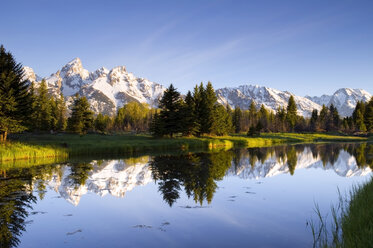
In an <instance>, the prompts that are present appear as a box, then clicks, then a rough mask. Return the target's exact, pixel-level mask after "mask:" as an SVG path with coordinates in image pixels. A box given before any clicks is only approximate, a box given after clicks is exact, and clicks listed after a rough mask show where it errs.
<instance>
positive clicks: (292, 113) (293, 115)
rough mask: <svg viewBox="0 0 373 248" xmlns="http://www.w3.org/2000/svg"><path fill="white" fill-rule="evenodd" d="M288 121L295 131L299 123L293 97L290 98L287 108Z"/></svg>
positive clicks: (291, 128)
mask: <svg viewBox="0 0 373 248" xmlns="http://www.w3.org/2000/svg"><path fill="white" fill-rule="evenodd" d="M286 119H287V122H288V125H289V128H290V130H291V131H293V130H294V127H295V124H296V122H297V105H296V103H295V100H294V97H293V96H290V98H289V101H288V106H287V108H286Z"/></svg>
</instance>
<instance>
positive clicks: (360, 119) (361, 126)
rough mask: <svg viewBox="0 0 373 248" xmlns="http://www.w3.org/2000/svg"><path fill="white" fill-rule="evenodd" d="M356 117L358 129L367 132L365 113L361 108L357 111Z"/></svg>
mask: <svg viewBox="0 0 373 248" xmlns="http://www.w3.org/2000/svg"><path fill="white" fill-rule="evenodd" d="M355 118H356V120H355V123H356V128H357V131H360V132H366V131H367V128H366V126H365V123H364V115H363V114H362V113H361V112H360V109H358V110H357V111H356V116H355Z"/></svg>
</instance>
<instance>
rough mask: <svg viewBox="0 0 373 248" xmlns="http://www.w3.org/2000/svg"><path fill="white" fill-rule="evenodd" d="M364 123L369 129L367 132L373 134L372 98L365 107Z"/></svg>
mask: <svg viewBox="0 0 373 248" xmlns="http://www.w3.org/2000/svg"><path fill="white" fill-rule="evenodd" d="M364 123H365V126H366V128H367V131H368V132H370V133H372V132H373V97H372V98H370V101H369V102H368V103H367V104H366V106H365V113H364Z"/></svg>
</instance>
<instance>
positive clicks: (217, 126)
mask: <svg viewBox="0 0 373 248" xmlns="http://www.w3.org/2000/svg"><path fill="white" fill-rule="evenodd" d="M230 130H232V117H231V116H230V115H229V114H228V112H227V110H226V109H225V108H224V106H222V105H220V104H217V105H215V106H214V109H213V121H212V125H211V130H210V133H212V134H215V135H218V136H222V135H226V134H228V133H229V132H230Z"/></svg>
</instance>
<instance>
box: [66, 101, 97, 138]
mask: <svg viewBox="0 0 373 248" xmlns="http://www.w3.org/2000/svg"><path fill="white" fill-rule="evenodd" d="M92 124H93V112H92V111H91V110H90V109H89V103H88V100H87V98H86V97H84V96H83V97H80V96H79V94H76V95H75V99H74V103H73V106H72V108H71V116H70V117H69V118H68V120H67V125H68V130H69V131H71V132H74V133H79V134H84V133H86V132H87V131H88V130H89V129H90V128H91V127H92Z"/></svg>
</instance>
